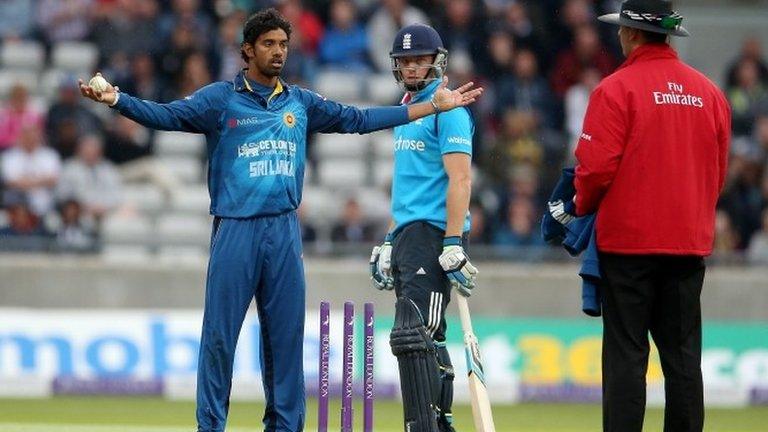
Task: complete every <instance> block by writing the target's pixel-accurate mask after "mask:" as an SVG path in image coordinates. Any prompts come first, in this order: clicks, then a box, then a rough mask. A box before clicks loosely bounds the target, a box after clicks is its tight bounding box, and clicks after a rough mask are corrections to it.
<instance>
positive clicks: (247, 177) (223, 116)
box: [80, 9, 482, 432]
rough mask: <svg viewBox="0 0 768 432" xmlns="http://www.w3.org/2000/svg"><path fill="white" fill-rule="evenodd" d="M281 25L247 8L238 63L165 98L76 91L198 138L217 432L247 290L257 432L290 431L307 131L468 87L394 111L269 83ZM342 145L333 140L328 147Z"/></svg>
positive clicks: (279, 51) (207, 374)
mask: <svg viewBox="0 0 768 432" xmlns="http://www.w3.org/2000/svg"><path fill="white" fill-rule="evenodd" d="M290 36H291V26H290V24H289V23H288V22H287V21H286V20H285V19H284V18H283V17H282V16H281V15H280V14H279V13H278V12H277V11H276V10H274V9H267V10H263V11H261V12H258V13H256V14H254V15H252V16H251V17H250V18H249V19H248V20H247V21H246V23H245V26H244V29H243V43H242V57H243V60H245V62H246V63H247V65H248V67H247V68H246V69H244V70H243V71H242V72H240V73H239V74H238V75H237V76H236V77H235V78H234V80H233V81H227V82H216V83H213V84H210V85H208V86H205V87H203V88H202V89H200V90H198V91H196V92H195V93H194V94H192V95H190V96H188V97H186V98H184V99H183V100H177V101H174V102H171V103H168V104H158V103H155V102H151V101H145V100H140V99H137V98H135V97H132V96H130V95H127V94H123V93H120V92H119V90H118V89H115V88H112V87H111V86H109V87H108V88H107V90H106V91H101V92H96V91H94V89H93V88H91V87H89V86H86V85H83V83H82V81H81V82H80V89H81V92H82V94H83V96H85V97H88V98H91V99H93V100H96V101H99V102H103V103H106V104H108V105H109V106H111V107H113V108H114V109H115V110H117V111H118V112H120V113H121V114H122V115H124V116H126V117H129V118H131V119H133V120H135V121H137V122H139V123H141V124H143V125H145V126H147V127H151V128H154V129H162V130H177V131H185V132H194V133H201V134H205V136H206V138H207V142H208V147H207V150H208V161H209V162H208V164H209V174H208V189H209V191H210V197H211V207H210V211H211V214H213V215H214V216H215V218H214V222H213V229H212V235H211V257H210V262H209V266H208V278H207V283H206V294H205V311H204V317H203V330H202V340H201V346H200V357H199V363H198V383H197V423H198V431H200V432H202V431H206V432H208V431H223V430H224V428H225V426H226V420H227V412H228V407H229V395H230V387H231V384H232V366H233V357H234V354H235V345H236V342H237V337H238V334H239V332H240V328H241V326H242V323H243V319H244V317H245V314H246V311H247V310H248V306H249V304H250V303H251V300H252V299H253V298H255V300H256V307H257V309H258V316H259V321H260V324H261V350H260V361H261V368H262V379H263V382H264V394H265V396H266V410H265V413H264V418H263V423H264V430H266V431H301V430H303V428H304V420H305V400H304V374H303V368H302V362H303V358H302V357H303V352H302V346H303V337H304V313H305V312H304V311H305V292H304V289H305V287H304V269H303V264H302V246H301V236H300V233H299V222H298V217H297V214H296V209H297V207H298V206H299V203H300V202H301V193H302V184H303V178H304V166H305V155H306V142H307V135H308V134H310V133H314V132H325V133H368V132H372V131H375V130H378V129H384V128H390V127H393V126H397V125H400V124H405V123H407V122H408V121H411V120H415V119H418V118H421V117H424V116H427V115H431V114H433V113H435V112H436V111H448V110H451V109H453V108H455V107H459V106H464V105H467V104H469V103H472V102H473V101H474V99H475V97H477V96H479V95H480V93H481V92H482V89H472V90H471V87H472V85H471V83H469V84H467V85H465V86H463V87H461V88H459V89H457V90H453V91H451V90H448V89H447V88H446V87H445V85H439V86H438V88H437V89H436V93H435V95H434V98H432V99H431V102H430V101H424V102H421V103H418V104H409V105H408V106H403V107H386V108H371V109H365V110H362V109H357V108H354V107H350V106H345V105H341V104H338V103H335V102H332V101H328V100H326V99H325V98H323V97H322V96H320V95H318V94H316V93H313V92H311V91H308V90H306V89H303V88H299V87H296V86H291V85H288V84H286V83H285V82H283V81H281V80H280V72H281V70H282V69H283V66H284V65H285V61H286V58H287V55H288V42H289V39H290ZM339 145H343V143H341V142H340V143H339Z"/></svg>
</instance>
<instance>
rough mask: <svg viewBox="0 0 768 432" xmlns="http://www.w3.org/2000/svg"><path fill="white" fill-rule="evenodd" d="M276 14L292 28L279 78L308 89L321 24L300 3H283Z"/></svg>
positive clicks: (320, 37)
mask: <svg viewBox="0 0 768 432" xmlns="http://www.w3.org/2000/svg"><path fill="white" fill-rule="evenodd" d="M278 10H279V11H280V12H281V13H282V14H283V16H284V17H285V18H286V19H287V20H288V21H290V22H291V25H292V26H293V33H291V40H290V41H289V42H288V43H289V46H288V52H289V53H290V54H289V55H288V58H287V59H286V62H285V67H284V68H283V75H282V77H283V79H284V80H286V81H287V82H290V83H292V84H301V85H309V83H311V82H312V81H313V80H314V77H315V69H316V63H317V50H318V46H319V45H320V40H321V39H322V36H323V33H324V31H325V30H324V29H323V24H322V23H321V22H320V19H319V18H318V17H317V15H315V14H314V13H312V12H311V11H309V10H307V9H305V8H304V6H303V5H302V3H301V1H300V0H283V1H281V2H280V3H279V6H278Z"/></svg>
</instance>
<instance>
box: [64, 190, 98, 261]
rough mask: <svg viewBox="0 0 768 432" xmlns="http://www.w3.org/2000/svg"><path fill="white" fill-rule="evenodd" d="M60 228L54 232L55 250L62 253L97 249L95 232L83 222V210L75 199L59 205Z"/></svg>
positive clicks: (66, 200)
mask: <svg viewBox="0 0 768 432" xmlns="http://www.w3.org/2000/svg"><path fill="white" fill-rule="evenodd" d="M59 217H60V218H61V226H60V227H59V229H58V230H57V232H56V249H57V250H59V251H64V252H93V251H95V250H96V248H97V236H96V231H95V230H94V229H93V227H92V226H89V224H88V223H86V222H85V221H83V209H82V205H81V204H80V202H78V201H77V200H76V199H72V198H69V199H65V200H64V201H62V202H61V203H60V204H59Z"/></svg>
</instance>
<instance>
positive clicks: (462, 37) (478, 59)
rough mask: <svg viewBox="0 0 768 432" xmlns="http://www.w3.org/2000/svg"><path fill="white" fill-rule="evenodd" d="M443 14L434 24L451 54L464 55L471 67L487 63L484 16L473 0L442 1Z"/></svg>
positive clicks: (486, 38)
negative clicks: (469, 61) (470, 61)
mask: <svg viewBox="0 0 768 432" xmlns="http://www.w3.org/2000/svg"><path fill="white" fill-rule="evenodd" d="M442 12H443V13H444V14H445V15H444V16H443V17H442V19H441V20H440V22H439V23H437V25H436V27H435V28H436V29H437V31H438V33H440V37H441V39H442V40H443V43H444V44H445V48H446V49H447V50H448V52H450V53H451V56H465V57H468V58H470V59H471V60H472V65H473V68H475V69H476V68H477V67H479V66H482V65H486V64H488V51H487V48H486V46H487V42H488V34H487V33H486V25H485V17H484V14H483V11H482V10H481V9H478V8H475V4H474V2H473V0H451V1H449V2H446V3H444V9H443V11H442ZM390 40H391V39H390Z"/></svg>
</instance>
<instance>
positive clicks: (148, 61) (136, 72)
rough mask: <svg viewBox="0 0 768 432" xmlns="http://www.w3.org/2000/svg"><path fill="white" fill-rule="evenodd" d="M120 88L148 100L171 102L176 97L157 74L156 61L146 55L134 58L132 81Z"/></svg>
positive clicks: (132, 62) (137, 55) (132, 61)
mask: <svg viewBox="0 0 768 432" xmlns="http://www.w3.org/2000/svg"><path fill="white" fill-rule="evenodd" d="M120 88H121V89H122V90H124V91H125V92H126V93H128V94H132V95H136V96H138V97H140V98H142V99H148V100H159V101H169V100H172V99H173V96H174V92H173V91H171V90H169V89H167V86H166V84H165V82H163V81H162V79H161V78H160V76H159V74H157V73H155V60H154V59H153V58H152V56H150V55H149V54H146V53H140V54H136V55H135V56H134V57H133V59H132V60H131V76H130V79H128V81H127V82H125V84H123V85H122V86H120Z"/></svg>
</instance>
